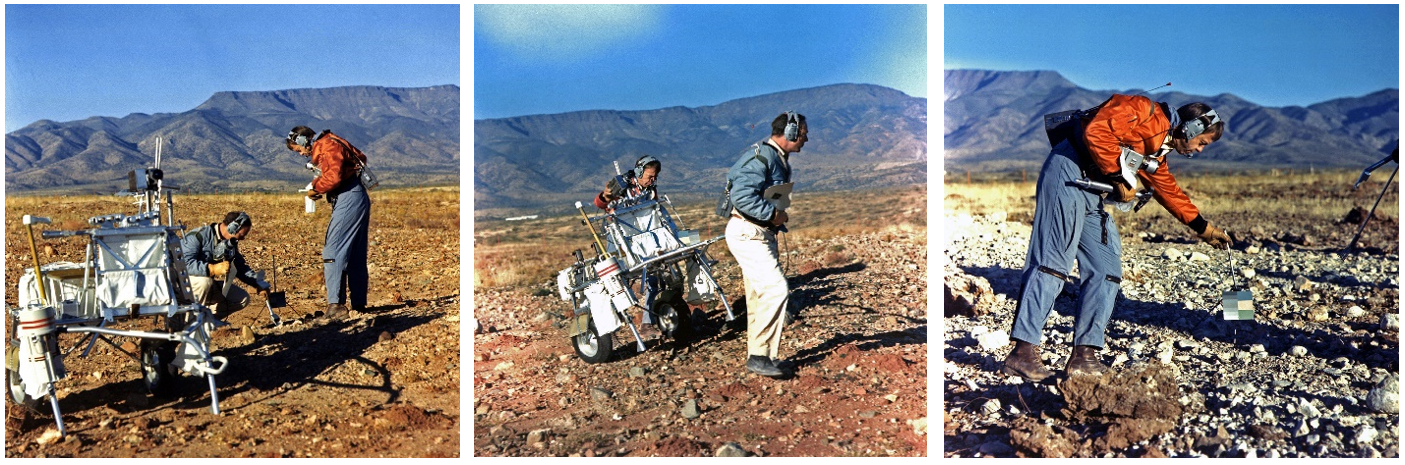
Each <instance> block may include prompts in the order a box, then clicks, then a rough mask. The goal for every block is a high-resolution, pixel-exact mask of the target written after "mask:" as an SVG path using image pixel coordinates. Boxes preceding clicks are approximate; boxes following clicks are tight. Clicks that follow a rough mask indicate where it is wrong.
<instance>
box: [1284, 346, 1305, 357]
mask: <svg viewBox="0 0 1405 465" xmlns="http://www.w3.org/2000/svg"><path fill="white" fill-rule="evenodd" d="M1288 353H1291V354H1293V355H1295V356H1298V357H1302V356H1304V355H1307V347H1303V346H1293V348H1291V349H1288Z"/></svg>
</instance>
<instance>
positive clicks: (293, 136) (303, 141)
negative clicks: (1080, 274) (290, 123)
mask: <svg viewBox="0 0 1405 465" xmlns="http://www.w3.org/2000/svg"><path fill="white" fill-rule="evenodd" d="M288 142H291V143H294V144H297V145H300V146H303V147H310V146H311V144H312V141H311V140H308V138H307V136H304V135H302V134H298V131H297V130H296V129H295V130H292V131H288Z"/></svg>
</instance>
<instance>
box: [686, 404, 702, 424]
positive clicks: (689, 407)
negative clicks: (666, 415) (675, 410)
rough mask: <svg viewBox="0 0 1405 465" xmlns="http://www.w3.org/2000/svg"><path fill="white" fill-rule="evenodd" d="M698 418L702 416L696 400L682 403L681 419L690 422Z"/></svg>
mask: <svg viewBox="0 0 1405 465" xmlns="http://www.w3.org/2000/svg"><path fill="white" fill-rule="evenodd" d="M700 416H702V412H699V411H698V401H697V400H694V399H688V400H687V401H685V402H683V418H687V419H689V420H692V419H695V418H697V417H700Z"/></svg>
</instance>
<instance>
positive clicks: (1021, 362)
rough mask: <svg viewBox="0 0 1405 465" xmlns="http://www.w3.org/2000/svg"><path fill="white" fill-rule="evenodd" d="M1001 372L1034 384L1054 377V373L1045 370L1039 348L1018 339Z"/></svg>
mask: <svg viewBox="0 0 1405 465" xmlns="http://www.w3.org/2000/svg"><path fill="white" fill-rule="evenodd" d="M1000 372H1001V373H1005V374H1007V375H1010V376H1019V377H1021V378H1024V379H1027V380H1029V381H1030V382H1034V383H1037V382H1040V381H1043V380H1044V378H1048V377H1050V376H1054V372H1052V371H1049V369H1048V368H1044V362H1043V361H1042V360H1040V359H1039V349H1038V346H1035V345H1034V344H1030V343H1028V342H1025V341H1021V340H1018V339H1016V340H1015V350H1012V351H1010V355H1009V356H1007V357H1005V366H1004V367H1003V368H1001V369H1000Z"/></svg>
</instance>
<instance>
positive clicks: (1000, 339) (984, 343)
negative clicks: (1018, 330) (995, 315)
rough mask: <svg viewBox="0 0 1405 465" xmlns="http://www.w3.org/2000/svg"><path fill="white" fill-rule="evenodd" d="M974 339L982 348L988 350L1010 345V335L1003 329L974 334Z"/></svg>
mask: <svg viewBox="0 0 1405 465" xmlns="http://www.w3.org/2000/svg"><path fill="white" fill-rule="evenodd" d="M976 341H977V342H979V343H980V345H981V349H982V350H984V351H986V352H990V351H993V350H995V349H999V348H1002V347H1005V346H1007V345H1010V335H1009V334H1008V333H1006V332H1005V331H1004V330H995V331H990V332H987V333H983V334H981V335H979V336H976Z"/></svg>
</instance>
